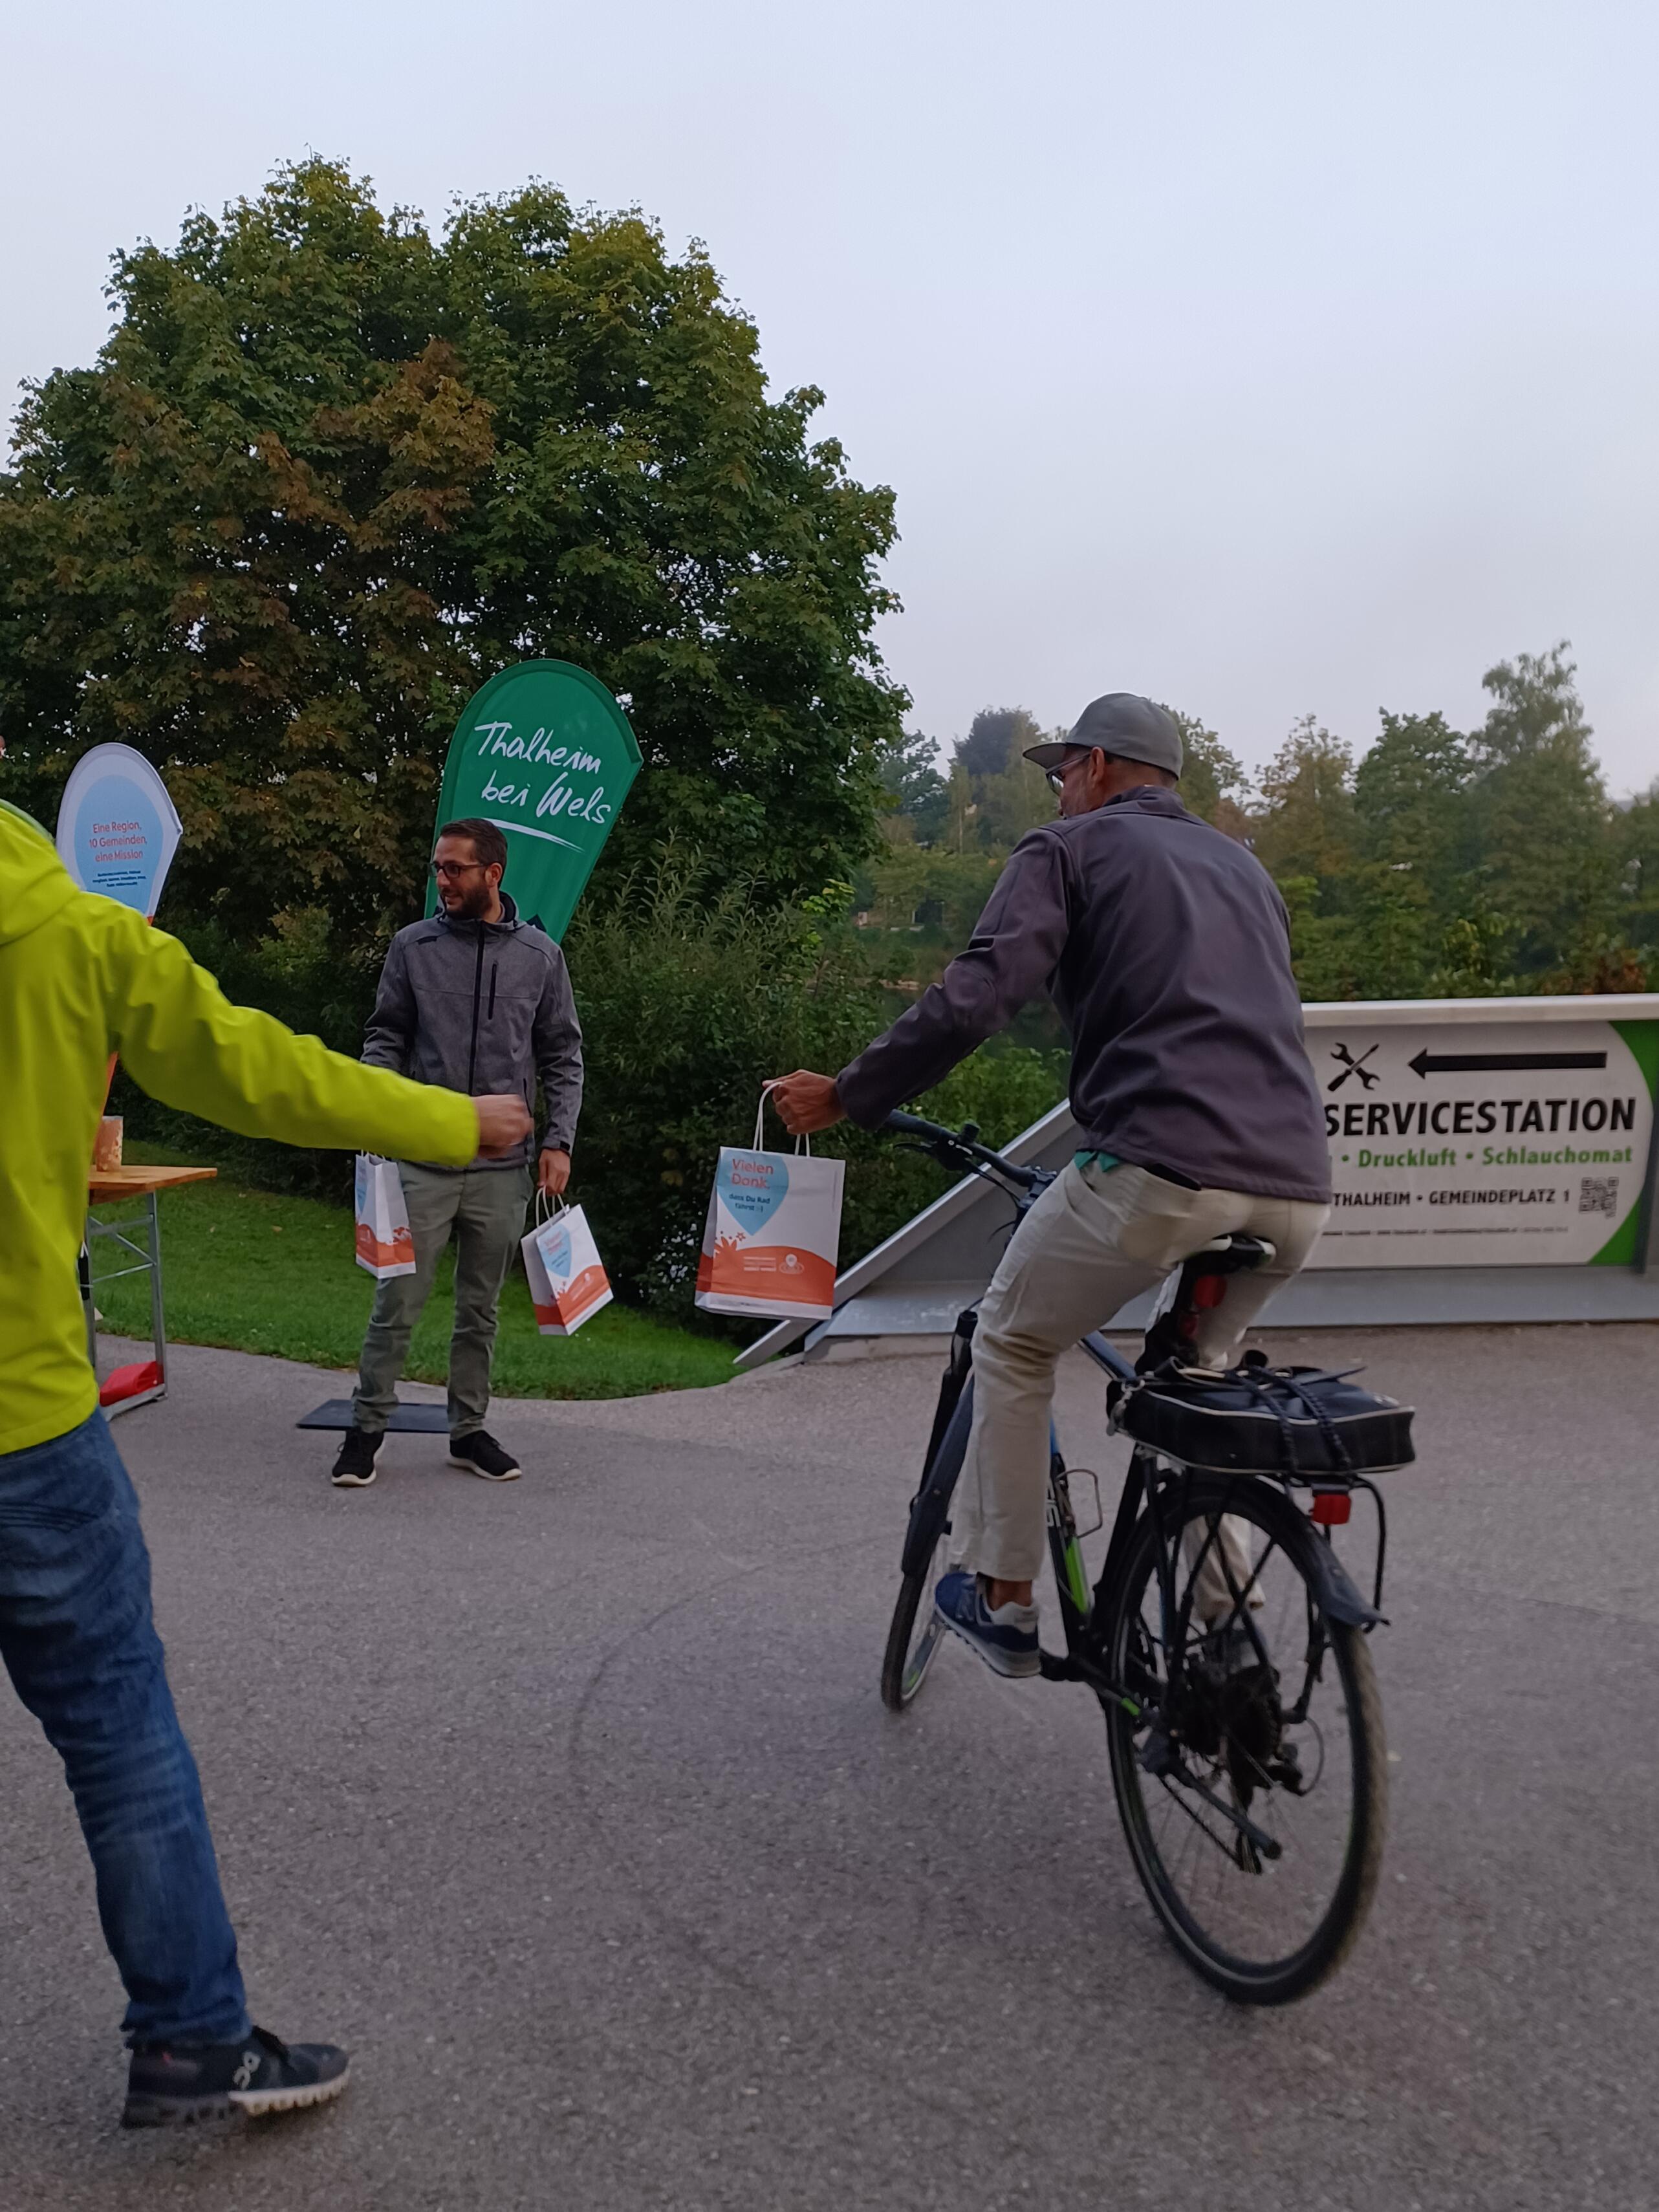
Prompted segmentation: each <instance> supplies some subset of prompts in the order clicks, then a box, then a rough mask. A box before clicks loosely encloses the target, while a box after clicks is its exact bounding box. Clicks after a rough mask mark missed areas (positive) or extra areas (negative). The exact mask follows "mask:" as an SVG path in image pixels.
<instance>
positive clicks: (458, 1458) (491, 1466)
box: [449, 1429, 524, 1482]
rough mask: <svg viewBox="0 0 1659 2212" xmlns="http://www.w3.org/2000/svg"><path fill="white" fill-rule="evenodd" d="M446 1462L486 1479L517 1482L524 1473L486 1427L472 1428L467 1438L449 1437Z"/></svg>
mask: <svg viewBox="0 0 1659 2212" xmlns="http://www.w3.org/2000/svg"><path fill="white" fill-rule="evenodd" d="M449 1464H450V1465H451V1467H464V1468H465V1469H466V1471H467V1473H468V1474H481V1475H483V1479H484V1480H485V1481H486V1482H516V1481H517V1480H518V1479H519V1477H520V1474H522V1473H523V1472H524V1470H523V1468H521V1467H520V1465H519V1462H518V1461H517V1460H515V1459H514V1458H513V1455H512V1453H511V1452H508V1451H503V1450H502V1449H501V1446H500V1445H499V1444H498V1443H496V1441H495V1437H492V1436H491V1435H490V1433H489V1431H488V1430H487V1429H474V1430H473V1431H472V1433H471V1436H467V1437H451V1438H450V1439H449Z"/></svg>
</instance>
